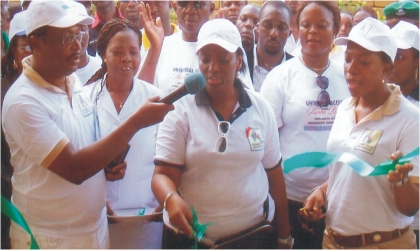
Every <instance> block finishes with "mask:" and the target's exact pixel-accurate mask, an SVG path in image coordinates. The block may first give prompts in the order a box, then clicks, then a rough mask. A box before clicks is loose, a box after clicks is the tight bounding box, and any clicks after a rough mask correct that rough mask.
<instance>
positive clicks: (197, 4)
mask: <svg viewBox="0 0 420 250" xmlns="http://www.w3.org/2000/svg"><path fill="white" fill-rule="evenodd" d="M190 2H191V3H192V6H193V7H194V8H195V9H197V10H198V9H202V8H204V7H205V6H206V4H208V1H178V2H177V4H178V6H179V7H181V8H183V9H185V8H187V7H188V5H190Z"/></svg>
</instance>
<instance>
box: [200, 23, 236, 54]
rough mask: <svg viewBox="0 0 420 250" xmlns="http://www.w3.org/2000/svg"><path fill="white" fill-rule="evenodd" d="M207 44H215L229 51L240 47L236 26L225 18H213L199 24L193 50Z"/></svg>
mask: <svg viewBox="0 0 420 250" xmlns="http://www.w3.org/2000/svg"><path fill="white" fill-rule="evenodd" d="M209 44H217V45H219V46H220V47H222V48H224V49H225V50H227V51H229V52H230V53H233V52H236V50H238V48H242V40H241V34H239V31H238V28H236V26H235V25H234V24H233V23H232V22H231V21H229V20H227V19H213V20H209V21H207V22H205V23H204V24H203V26H201V29H200V31H199V32H198V37H197V47H196V49H195V52H198V51H199V50H200V49H201V48H203V47H204V46H206V45H209Z"/></svg>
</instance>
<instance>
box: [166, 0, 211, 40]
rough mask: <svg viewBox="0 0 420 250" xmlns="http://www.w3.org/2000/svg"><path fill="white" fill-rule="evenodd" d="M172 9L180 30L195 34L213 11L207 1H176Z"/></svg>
mask: <svg viewBox="0 0 420 250" xmlns="http://www.w3.org/2000/svg"><path fill="white" fill-rule="evenodd" d="M174 9H175V12H176V15H177V18H178V24H179V27H180V29H181V30H182V32H185V33H187V34H191V35H195V36H197V35H198V31H199V30H200V28H201V26H202V25H203V24H204V23H205V22H207V21H208V20H209V17H210V14H211V13H212V12H213V8H212V7H211V4H210V2H209V1H177V2H175V3H174Z"/></svg>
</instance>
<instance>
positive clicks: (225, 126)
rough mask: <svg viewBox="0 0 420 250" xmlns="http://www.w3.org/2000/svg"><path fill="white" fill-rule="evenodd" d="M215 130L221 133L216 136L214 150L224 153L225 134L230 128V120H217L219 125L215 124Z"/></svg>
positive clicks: (225, 145) (226, 144)
mask: <svg viewBox="0 0 420 250" xmlns="http://www.w3.org/2000/svg"><path fill="white" fill-rule="evenodd" d="M217 130H218V131H219V132H220V133H222V134H223V135H222V136H220V137H219V138H217V140H216V148H215V151H216V152H218V153H224V152H225V151H226V149H227V146H228V142H227V138H226V134H227V133H228V132H229V130H230V122H227V121H221V122H219V125H218V126H217Z"/></svg>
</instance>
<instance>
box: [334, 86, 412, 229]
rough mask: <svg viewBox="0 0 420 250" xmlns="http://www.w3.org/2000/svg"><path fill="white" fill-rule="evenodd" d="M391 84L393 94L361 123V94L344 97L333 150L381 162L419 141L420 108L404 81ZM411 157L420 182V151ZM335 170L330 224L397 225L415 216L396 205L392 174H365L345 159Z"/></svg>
mask: <svg viewBox="0 0 420 250" xmlns="http://www.w3.org/2000/svg"><path fill="white" fill-rule="evenodd" d="M389 86H390V88H391V89H392V90H393V91H392V93H391V95H390V97H389V98H388V100H387V101H386V102H385V103H384V104H383V105H382V106H380V107H378V108H377V109H376V110H374V111H373V112H372V113H370V114H369V115H368V116H366V117H365V118H363V119H362V120H361V121H359V122H358V123H357V124H356V122H355V120H354V119H355V118H354V117H355V110H354V107H355V104H356V103H357V99H353V98H349V99H346V100H345V101H343V103H342V104H341V105H340V107H339V109H338V112H337V116H336V119H335V123H334V125H333V129H332V130H331V133H330V137H329V139H328V152H337V153H341V152H348V153H351V154H353V155H355V156H357V157H359V158H360V159H363V160H364V161H366V162H367V163H369V164H370V165H371V166H377V165H378V164H379V163H381V162H384V161H387V160H389V156H390V155H391V154H392V153H394V152H395V151H397V150H401V152H402V153H403V154H407V153H409V152H411V151H412V150H414V149H415V148H417V147H418V146H419V110H418V109H417V108H416V107H415V106H414V105H412V104H411V103H410V102H409V101H408V100H407V99H406V98H404V96H403V95H402V94H401V91H400V88H399V87H398V86H396V85H389ZM411 162H412V163H413V165H414V168H415V169H414V170H413V171H410V172H409V176H410V178H411V179H412V181H414V182H415V183H418V175H417V174H415V173H418V168H419V160H418V157H417V158H415V159H414V160H412V161H411ZM329 172H330V178H329V182H328V189H327V200H328V208H327V214H326V224H327V226H329V227H331V228H332V229H333V230H335V231H337V232H338V233H340V234H342V235H355V234H362V233H371V232H375V231H392V230H394V229H397V228H400V229H402V228H405V227H406V226H408V225H411V223H412V222H413V217H408V216H405V215H404V214H402V213H400V212H399V211H398V209H397V208H396V206H395V202H394V195H393V191H392V184H391V182H389V181H388V180H387V178H386V175H381V176H374V177H362V176H360V175H359V174H357V173H356V172H355V171H354V170H353V169H352V168H350V167H349V166H348V165H346V164H343V163H340V162H336V163H333V164H331V165H330V167H329Z"/></svg>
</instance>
